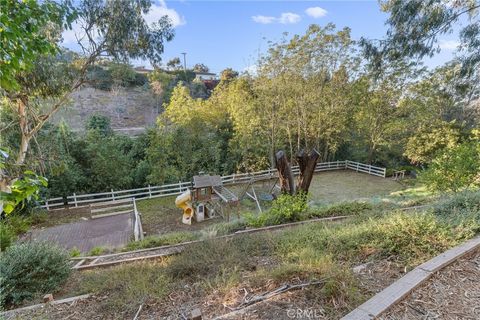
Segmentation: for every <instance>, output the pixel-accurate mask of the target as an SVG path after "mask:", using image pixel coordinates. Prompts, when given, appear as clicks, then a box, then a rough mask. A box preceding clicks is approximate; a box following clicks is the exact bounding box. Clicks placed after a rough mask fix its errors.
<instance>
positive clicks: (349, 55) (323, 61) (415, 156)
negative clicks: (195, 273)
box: [0, 0, 480, 196]
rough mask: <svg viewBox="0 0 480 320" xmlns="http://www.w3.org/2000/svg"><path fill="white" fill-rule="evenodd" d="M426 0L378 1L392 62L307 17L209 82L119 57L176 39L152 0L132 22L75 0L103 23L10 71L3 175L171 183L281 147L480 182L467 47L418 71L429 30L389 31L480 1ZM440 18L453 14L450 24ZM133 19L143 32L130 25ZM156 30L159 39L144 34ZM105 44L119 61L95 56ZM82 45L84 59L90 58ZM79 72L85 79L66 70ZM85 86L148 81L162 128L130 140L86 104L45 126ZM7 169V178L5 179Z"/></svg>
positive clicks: (251, 166)
mask: <svg viewBox="0 0 480 320" xmlns="http://www.w3.org/2000/svg"><path fill="white" fill-rule="evenodd" d="M430 2H431V4H432V5H433V7H428V6H427V5H426V4H423V3H421V2H418V1H413V2H408V3H406V2H405V1H386V2H385V3H384V6H383V9H384V10H385V11H387V12H390V13H391V17H390V19H389V21H388V23H389V25H390V26H391V30H390V31H389V33H388V34H387V36H388V39H387V40H388V41H387V42H388V44H389V46H390V48H393V49H395V48H396V49H398V48H401V47H402V44H406V45H407V46H406V47H405V48H407V49H408V50H407V51H408V52H407V51H405V52H401V53H399V52H397V53H395V50H393V49H392V51H391V52H392V54H393V53H395V54H396V55H397V57H398V59H394V60H389V59H387V58H388V57H385V56H382V55H379V56H377V57H376V58H375V59H377V58H379V57H380V58H383V59H384V60H382V62H387V63H386V64H385V65H382V68H380V69H378V68H371V64H369V63H368V62H371V61H372V60H371V58H372V56H374V54H373V53H375V52H376V53H379V52H380V51H375V48H374V47H372V46H370V47H369V46H368V45H367V43H366V42H365V41H363V42H362V43H358V42H356V41H354V40H353V39H352V37H351V30H350V29H349V28H343V29H337V28H336V27H335V26H334V25H333V24H327V25H326V26H325V27H320V26H318V25H311V26H310V27H309V28H308V29H307V30H306V32H305V33H304V34H300V35H293V36H290V35H288V34H285V36H284V37H283V38H282V39H281V40H279V41H278V42H269V47H268V49H267V50H266V52H265V53H264V54H263V55H261V56H260V58H259V59H258V61H257V63H256V71H255V72H254V73H253V74H248V73H243V74H241V75H239V74H238V73H237V72H235V71H234V70H232V69H230V68H228V69H225V70H224V71H223V72H222V73H221V77H220V81H218V84H217V82H215V85H216V86H210V84H208V83H207V82H205V81H201V80H199V79H195V73H194V72H193V70H184V69H183V68H182V65H181V61H180V59H178V58H175V59H172V60H171V61H169V63H167V67H166V69H161V68H155V70H154V71H153V72H151V73H150V74H148V76H145V75H144V74H142V73H139V72H136V71H135V70H134V69H133V68H132V67H131V66H129V65H128V64H124V63H120V62H119V60H120V61H121V60H127V58H128V57H137V58H138V57H140V58H142V57H143V58H149V59H150V60H152V62H153V65H154V66H156V67H157V66H158V63H156V62H159V59H160V56H159V55H160V53H161V52H162V51H163V42H165V41H167V40H170V39H171V38H172V37H173V30H172V29H171V26H170V24H169V22H168V20H167V19H166V18H165V19H163V18H162V19H160V21H159V22H158V23H157V24H155V25H154V26H153V27H152V26H146V25H145V21H144V19H143V18H142V16H141V15H139V14H138V12H139V11H138V10H140V9H141V10H148V8H149V5H148V4H147V3H146V2H143V1H133V2H131V3H129V6H127V7H126V8H125V10H127V11H128V12H130V13H129V16H128V21H123V20H122V19H121V18H120V17H119V16H118V15H117V11H116V10H117V9H118V7H117V2H108V1H98V2H95V3H91V2H88V1H85V2H80V3H79V8H78V9H79V10H80V13H81V17H82V19H83V20H85V21H82V23H90V24H91V25H92V26H97V25H98V26H100V27H101V36H100V37H99V38H98V39H97V38H95V37H94V38H93V39H92V40H91V41H94V42H87V43H84V44H83V45H85V47H84V49H85V52H84V53H83V54H74V53H72V52H68V51H63V52H61V54H57V55H40V56H39V57H38V59H36V60H35V61H34V63H33V64H32V66H31V68H30V69H29V72H26V71H25V70H20V71H18V72H17V73H16V79H17V81H19V83H20V84H21V90H18V91H19V93H20V95H21V96H22V97H23V98H22V99H20V100H18V99H16V98H15V99H13V98H11V96H9V95H6V96H5V98H4V99H3V100H2V101H1V104H2V109H1V116H2V117H1V120H0V121H1V123H2V127H6V128H8V130H6V131H5V132H2V137H1V144H2V146H6V147H8V148H9V149H11V150H18V154H14V157H16V158H17V160H16V161H15V162H16V163H15V164H14V163H11V164H10V168H13V169H15V170H16V171H15V170H13V169H12V170H10V171H11V172H12V174H11V176H12V178H14V177H15V176H17V177H18V176H19V175H20V174H21V172H23V171H24V170H23V171H19V169H30V170H32V171H34V172H36V173H41V174H43V175H45V176H46V177H47V178H48V179H49V181H50V186H49V190H48V193H49V195H51V196H58V195H68V194H71V193H72V192H78V193H80V192H95V191H106V190H110V189H121V188H131V187H143V186H145V185H147V184H161V183H166V182H178V181H179V180H188V179H190V178H191V176H192V175H194V174H197V173H198V172H200V171H203V172H210V173H216V174H230V173H232V172H246V171H254V170H258V169H265V168H267V167H271V166H272V165H273V155H274V153H275V152H276V151H277V150H279V149H283V150H285V151H286V153H287V155H288V157H289V158H290V160H291V161H292V162H295V154H296V153H297V152H298V151H299V150H302V149H312V148H315V149H317V150H318V151H319V152H320V154H321V158H320V161H329V160H344V159H354V160H357V161H362V162H368V163H372V164H377V165H381V166H386V167H388V168H391V169H395V168H402V167H404V166H410V165H414V166H416V169H417V170H418V171H423V170H424V169H427V168H429V169H428V171H427V172H426V173H425V174H424V175H423V177H424V181H425V182H426V183H427V184H428V185H429V187H430V188H431V189H435V190H453V191H456V190H461V189H463V188H467V187H471V186H476V185H478V176H479V170H480V169H479V166H478V161H477V160H476V159H477V158H478V151H477V150H478V148H477V147H476V146H477V145H478V139H477V140H475V139H474V138H472V137H474V135H475V133H474V132H475V129H476V128H478V126H479V119H480V106H479V101H480V100H479V97H480V72H479V70H480V68H478V61H477V60H476V58H474V57H475V54H472V55H470V56H469V58H468V59H469V64H468V65H469V66H471V67H469V68H470V69H469V71H468V72H465V66H466V64H465V59H466V58H465V56H461V55H459V58H458V59H455V60H452V61H450V62H448V63H446V64H445V65H444V66H440V67H438V68H436V69H434V70H427V69H425V68H423V67H422V64H421V62H419V61H414V60H411V59H410V58H415V57H422V56H425V55H430V54H433V53H434V51H432V48H434V46H433V45H432V44H431V43H426V42H422V41H424V40H425V39H424V38H419V39H418V41H417V40H415V39H413V38H412V39H410V38H409V39H410V40H409V39H404V38H402V37H401V34H399V33H398V31H399V30H403V27H404V26H405V25H406V24H408V23H412V25H413V27H414V28H413V29H412V30H411V32H412V33H413V34H412V35H415V34H417V33H419V34H420V33H422V26H424V25H423V24H422V23H426V26H425V27H428V28H429V30H431V31H432V32H435V31H436V30H439V29H438V28H440V27H441V26H442V25H443V24H444V23H445V22H448V24H446V27H447V28H450V27H451V25H452V23H454V22H455V21H456V20H455V19H457V16H456V15H455V14H456V13H460V12H463V11H465V10H467V11H466V12H468V13H469V14H471V15H472V17H476V15H475V14H476V11H475V10H476V9H475V8H476V5H470V4H458V5H455V6H453V7H451V8H449V7H448V6H446V5H445V4H444V3H443V2H442V3H440V2H439V1H435V0H432V1H430ZM402 8H403V9H405V10H407V11H405V12H410V13H411V16H406V13H405V12H403V11H402ZM435 8H437V9H438V10H440V11H438V10H437V9H435ZM462 8H463V9H465V10H463V11H462ZM434 9H435V10H437V11H438V12H442V15H441V17H440V18H441V19H440V20H441V21H440V20H439V21H436V20H435V19H434V18H435V12H436V11H435V10H434ZM141 10H140V11H141ZM432 10H433V11H432ZM434 11H435V12H434ZM420 12H425V17H426V20H425V21H423V20H421V19H419V15H420ZM106 17H110V18H106ZM448 17H450V18H454V19H453V20H452V21H451V23H450V22H449V21H450V20H449V19H448ZM432 19H433V20H432ZM127 23H130V25H127ZM476 25H477V24H476V23H471V24H470V25H469V26H468V27H467V28H466V29H464V30H463V31H462V35H464V36H466V35H467V33H468V36H469V37H470V38H469V39H470V40H471V41H468V42H465V43H466V44H468V45H466V47H463V49H462V50H466V49H468V50H469V52H474V50H473V51H472V48H473V49H474V48H477V49H478V47H479V44H478V42H475V41H473V40H474V36H475V30H476V29H475V26H476ZM152 28H153V29H152ZM155 30H157V31H158V32H159V33H158V34H157V33H155ZM89 31H91V32H93V31H92V30H90V29H89ZM133 31H139V33H138V34H137V35H136V36H134V33H132V32H133ZM440 31H441V32H443V31H444V30H443V29H440ZM152 33H155V35H156V38H155V39H157V40H158V43H143V42H142V40H145V39H146V38H148V37H149V35H151V34H152ZM39 34H41V33H40V31H39ZM464 40H465V39H464ZM96 42H98V43H96ZM140 42H141V44H142V45H141V46H136V44H138V43H140ZM362 44H363V47H362V46H361V45H362ZM370 44H371V43H370ZM387 47H388V46H387ZM387 47H385V48H387ZM95 48H96V49H95ZM361 48H363V49H365V48H367V49H368V48H370V49H371V50H373V51H370V52H368V50H366V51H365V50H363V51H362V50H360V49H361ZM377 49H378V48H377ZM89 50H90V51H89ZM91 50H94V51H93V52H91ZM477 51H478V50H477ZM100 54H107V55H110V56H111V57H114V58H116V59H113V60H114V61H108V60H104V59H103V58H102V59H100ZM88 57H91V59H93V60H91V61H85V59H87V60H88V59H89V58H88ZM476 61H477V62H476ZM94 62H95V63H94ZM196 67H197V68H196V69H197V70H199V71H205V70H207V69H208V67H206V66H204V65H200V64H199V65H197V66H196ZM52 75H54V77H53V76H52ZM82 75H83V78H82ZM79 77H80V79H81V80H82V81H81V82H78V81H77V82H75V81H74V80H75V79H77V80H78V79H79ZM72 83H73V87H72ZM81 84H82V85H85V84H87V85H91V86H94V87H96V88H99V89H102V90H112V89H114V88H116V87H118V86H121V87H127V86H142V87H143V89H145V90H151V91H152V92H153V93H154V94H155V95H156V96H157V97H158V99H159V100H160V101H161V102H162V103H163V108H161V109H160V114H159V116H158V119H157V126H156V127H155V128H151V129H149V130H148V131H147V132H146V133H144V134H142V135H141V136H139V137H136V138H131V137H127V136H122V135H118V134H115V133H114V132H113V130H111V128H110V127H109V123H108V120H107V119H105V118H102V117H101V116H98V115H93V116H92V119H91V120H90V121H89V123H88V124H87V128H86V131H85V133H74V132H71V131H70V130H69V128H68V127H67V126H66V125H65V124H59V125H51V124H49V123H48V122H47V121H48V119H49V117H50V116H51V115H52V113H53V112H55V110H57V109H58V108H60V107H61V106H62V105H64V104H65V103H66V100H67V97H68V93H69V92H71V91H72V90H73V89H75V88H77V87H78V86H79V85H81ZM207 84H208V85H207ZM213 88H214V89H213ZM12 92H13V91H12ZM62 99H63V100H62ZM51 102H53V103H54V104H53V105H52V104H51ZM15 106H18V107H19V108H17V109H16V108H15ZM19 110H23V113H20V114H19V113H18V112H17V111H19ZM45 110H49V111H48V112H47V113H43V112H44V111H45ZM29 112H32V114H29ZM17 122H18V123H19V124H20V126H17V125H16V124H18V123H17ZM12 124H15V126H13V127H12ZM27 151H28V152H27ZM409 168H410V171H413V170H415V167H409ZM10 171H7V170H4V172H5V173H8V172H10ZM14 171H15V174H13V172H14ZM2 179H3V176H2ZM12 181H13V179H5V180H2V188H4V185H5V186H6V185H7V184H11V183H12Z"/></svg>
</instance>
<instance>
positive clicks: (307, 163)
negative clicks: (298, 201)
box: [297, 149, 320, 194]
mask: <svg viewBox="0 0 480 320" xmlns="http://www.w3.org/2000/svg"><path fill="white" fill-rule="evenodd" d="M319 157H320V154H319V153H318V152H317V150H315V149H313V150H312V151H311V152H310V155H307V154H306V152H304V151H303V150H302V151H300V152H299V153H298V155H297V160H298V165H299V167H300V175H299V176H298V183H297V192H303V193H305V194H307V193H308V189H309V188H310V183H311V182H312V178H313V174H314V173H315V167H316V166H317V161H318V158H319Z"/></svg>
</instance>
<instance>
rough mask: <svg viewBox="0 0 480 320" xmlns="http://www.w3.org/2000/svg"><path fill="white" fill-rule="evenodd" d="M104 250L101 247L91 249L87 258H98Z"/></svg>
mask: <svg viewBox="0 0 480 320" xmlns="http://www.w3.org/2000/svg"><path fill="white" fill-rule="evenodd" d="M105 251H106V250H105V248H102V247H93V248H92V249H91V250H90V251H89V252H88V255H89V256H99V255H101V254H102V253H104V252H105Z"/></svg>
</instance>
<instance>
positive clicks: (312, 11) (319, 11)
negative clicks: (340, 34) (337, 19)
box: [305, 7, 327, 18]
mask: <svg viewBox="0 0 480 320" xmlns="http://www.w3.org/2000/svg"><path fill="white" fill-rule="evenodd" d="M305 13H306V14H307V15H309V16H310V17H313V18H321V17H325V16H326V15H327V10H325V9H323V8H320V7H311V8H308V9H307V10H305Z"/></svg>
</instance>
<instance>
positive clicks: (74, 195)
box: [73, 192, 78, 207]
mask: <svg viewBox="0 0 480 320" xmlns="http://www.w3.org/2000/svg"><path fill="white" fill-rule="evenodd" d="M73 203H75V207H77V206H78V205H77V195H76V194H75V192H74V193H73Z"/></svg>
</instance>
